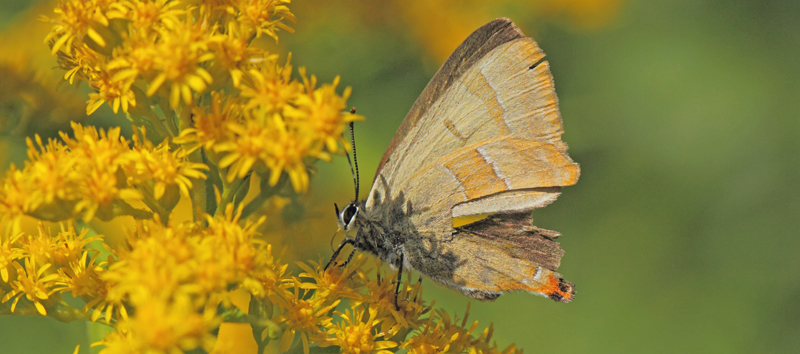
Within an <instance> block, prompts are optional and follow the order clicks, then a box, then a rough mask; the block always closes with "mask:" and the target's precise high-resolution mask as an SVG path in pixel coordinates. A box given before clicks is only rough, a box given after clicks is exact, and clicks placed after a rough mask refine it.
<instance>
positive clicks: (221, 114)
mask: <svg viewBox="0 0 800 354" xmlns="http://www.w3.org/2000/svg"><path fill="white" fill-rule="evenodd" d="M288 4H289V0H233V1H224V2H213V1H212V2H202V3H199V4H195V5H191V4H187V3H185V2H180V1H177V0H157V1H137V0H60V1H59V5H58V7H57V8H56V10H55V13H56V16H55V17H54V18H52V19H47V20H48V21H50V22H51V23H53V29H52V31H51V32H50V34H49V35H48V37H47V38H46V41H48V42H49V43H50V45H51V47H52V52H53V53H54V54H58V58H59V63H60V66H61V67H62V68H63V69H64V70H66V74H65V76H64V78H65V79H66V80H68V81H69V82H70V83H74V82H75V81H76V80H77V81H85V82H87V83H88V84H89V86H90V87H91V88H92V89H93V90H94V92H93V93H91V94H90V95H89V101H88V103H87V113H88V114H91V113H93V112H94V111H96V110H97V109H98V108H99V107H101V106H102V105H103V103H105V102H108V104H109V105H110V106H111V108H112V109H113V111H114V112H115V113H116V112H118V111H119V110H120V108H121V109H122V111H123V112H125V113H127V114H128V117H129V119H130V120H131V121H132V122H133V123H134V124H136V125H143V126H146V127H147V128H149V129H151V130H152V133H151V134H153V138H154V139H155V140H156V141H160V140H162V139H164V138H166V137H169V136H171V137H178V136H179V138H178V139H177V140H175V142H176V143H178V144H189V145H191V146H194V147H201V146H202V147H204V148H205V149H206V153H207V156H208V157H209V160H208V162H210V163H211V164H213V166H212V167H214V169H215V170H216V169H219V170H220V171H219V172H220V173H221V174H222V175H223V176H224V177H225V178H224V179H225V182H226V183H234V182H235V180H237V179H239V180H241V179H244V178H245V177H246V176H247V175H248V174H249V173H250V172H251V171H256V172H257V173H259V174H260V175H262V177H263V179H265V180H267V181H268V182H269V183H268V185H269V186H270V187H275V186H276V185H277V184H278V182H279V181H280V179H281V176H282V175H283V174H284V172H286V175H287V176H288V181H290V182H291V185H292V186H293V187H294V190H295V191H298V192H304V191H306V190H307V189H308V179H309V177H308V172H307V170H308V166H309V165H310V164H312V163H313V162H314V161H316V160H325V161H329V160H330V154H331V153H339V152H341V151H342V149H341V148H340V144H341V145H346V142H345V141H344V140H343V139H342V131H343V130H344V125H343V123H347V122H351V121H354V120H357V119H361V117H360V116H356V115H354V114H347V113H346V108H347V107H346V101H347V98H348V96H349V95H350V90H349V88H348V89H345V90H344V93H343V94H342V95H339V94H337V93H336V86H337V85H338V82H339V79H338V78H336V79H335V80H334V82H333V83H332V84H324V85H321V86H320V87H317V82H316V81H317V80H316V77H314V76H313V75H312V76H311V77H310V78H308V77H307V76H306V74H305V69H304V68H300V70H299V71H300V76H301V80H300V81H298V80H297V79H293V78H292V77H291V75H292V66H291V65H290V64H289V61H288V60H287V62H286V64H285V65H279V64H278V56H277V55H275V54H270V53H269V52H267V51H265V50H263V49H259V48H255V47H253V46H251V42H252V41H253V39H255V38H259V37H261V36H263V35H266V36H268V37H272V38H274V39H275V40H277V39H278V36H277V34H278V31H279V30H286V31H290V32H291V31H292V29H291V28H290V27H288V26H287V22H294V21H295V18H294V15H293V14H292V13H291V12H290V11H289V8H288V7H287V5H288ZM195 160H196V162H201V160H200V157H199V155H198V157H197V158H196V159H195ZM212 172H216V171H212ZM218 187H221V186H218Z"/></svg>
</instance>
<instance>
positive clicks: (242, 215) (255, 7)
mask: <svg viewBox="0 0 800 354" xmlns="http://www.w3.org/2000/svg"><path fill="white" fill-rule="evenodd" d="M289 5H290V1H289V0H229V1H216V2H214V1H211V2H188V3H187V2H180V1H176V0H152V1H149V0H148V1H139V0H86V1H84V0H60V1H59V3H58V5H57V7H56V10H55V16H53V17H52V18H50V19H48V20H49V21H50V22H51V24H52V25H53V27H52V30H51V32H50V34H49V35H48V36H47V38H46V39H45V41H46V42H47V43H48V44H49V45H50V47H51V50H52V53H53V54H56V55H57V57H58V62H59V65H60V67H61V68H62V69H64V71H65V74H64V76H63V78H64V80H65V81H67V82H69V83H70V84H75V83H76V81H77V83H80V82H86V83H87V84H88V86H89V88H90V89H91V90H92V92H91V93H89V98H88V102H87V104H86V111H87V113H88V114H92V113H93V112H95V111H97V110H98V109H100V108H101V107H103V106H104V104H106V103H107V104H108V106H110V108H111V110H113V112H114V113H120V112H119V111H120V110H121V111H122V113H125V117H126V118H127V119H128V120H129V121H130V122H131V123H132V124H133V126H134V128H133V133H132V136H130V137H128V136H123V133H122V130H121V129H120V128H110V129H97V128H95V127H91V126H83V125H80V124H77V123H73V124H72V133H71V134H68V133H66V132H61V133H60V134H59V138H58V139H42V138H41V137H39V136H34V137H32V138H29V139H27V147H28V161H26V162H25V164H24V166H23V167H21V168H18V167H16V166H13V165H12V166H11V167H10V168H9V169H8V171H7V172H6V175H5V178H3V179H2V181H0V279H1V280H2V281H0V301H1V302H2V304H0V307H1V308H0V309H2V310H3V311H4V312H11V313H13V314H24V315H36V316H47V317H50V318H54V319H57V320H59V321H64V322H69V321H76V320H84V321H87V320H88V321H103V322H104V323H106V324H107V325H108V326H110V327H112V328H113V331H111V333H110V334H108V335H107V336H106V337H105V338H103V339H99V340H98V341H97V342H95V343H93V346H100V347H102V348H101V349H100V352H101V353H103V354H113V353H151V354H152V353H165V354H166V353H169V354H179V353H185V352H192V353H209V352H220V351H221V350H222V349H221V348H230V347H235V343H234V344H233V345H231V343H230V342H228V343H223V344H222V345H216V344H215V342H217V341H220V342H221V341H223V337H224V335H223V332H225V331H224V330H220V328H221V327H222V328H223V329H229V328H232V327H233V326H236V328H239V329H242V328H244V329H246V330H247V332H246V333H247V335H251V334H252V339H253V340H254V341H255V343H256V346H257V348H258V351H259V353H263V352H264V351H265V350H266V349H268V348H276V349H277V350H278V351H279V352H281V353H286V352H292V353H298V352H300V350H302V351H303V352H304V353H305V354H310V353H312V352H318V351H319V350H320V348H321V347H337V348H331V349H324V351H325V352H331V350H334V351H337V352H341V353H355V354H371V353H378V354H388V353H389V352H394V351H396V350H408V351H410V352H421V353H433V352H446V351H450V352H458V353H470V354H478V353H493V354H497V353H500V351H498V350H497V348H496V347H495V345H494V344H490V339H491V334H492V329H491V327H489V328H488V329H487V330H485V331H483V332H482V333H481V334H480V335H474V334H473V333H476V332H475V331H476V328H477V323H475V324H472V326H471V327H469V328H467V327H465V326H466V319H465V320H464V321H462V323H460V324H458V323H456V322H458V320H457V319H456V320H451V319H450V317H449V315H447V313H446V312H444V311H442V310H439V311H436V312H432V306H433V302H431V303H430V304H427V303H426V302H425V301H424V300H423V299H422V285H421V283H420V282H414V281H410V280H408V279H407V280H406V282H405V283H404V284H402V286H400V291H399V293H398V294H397V299H398V305H399V309H398V308H395V301H394V300H395V286H396V283H394V282H396V281H397V280H396V279H395V278H394V277H391V276H388V275H387V272H386V270H384V269H381V264H380V263H378V264H377V266H376V267H374V268H377V269H376V270H377V277H376V279H372V278H371V275H372V274H373V273H372V271H373V269H374V268H373V267H371V265H372V263H371V262H370V261H369V257H368V256H365V255H361V254H359V255H358V256H356V257H355V258H353V259H352V261H351V262H349V264H347V265H344V266H341V267H340V266H338V265H334V266H332V267H330V268H329V269H327V270H326V269H323V266H322V264H321V262H307V263H306V262H296V261H297V260H292V262H291V263H292V264H297V267H294V266H292V265H290V264H288V262H284V261H283V260H282V258H284V257H285V256H284V255H283V253H281V251H280V249H281V247H280V246H279V245H277V244H275V245H273V244H270V243H267V242H266V241H265V238H264V235H263V234H262V233H263V231H264V230H265V229H267V228H270V230H274V229H275V228H276V227H275V226H274V225H279V224H280V221H281V215H280V213H281V212H282V209H283V208H284V207H285V206H286V205H287V204H288V203H292V204H295V203H298V201H297V195H298V193H301V192H306V191H307V190H308V188H309V183H310V177H311V174H310V171H312V169H313V168H314V167H313V164H314V163H315V162H316V161H318V160H323V161H329V160H331V156H332V154H342V153H344V152H345V151H346V150H347V149H349V148H350V146H349V142H348V141H347V140H346V139H345V138H344V136H343V135H344V133H345V131H346V128H347V124H348V123H351V122H353V121H356V120H361V119H363V117H361V116H359V115H356V114H355V113H350V112H351V111H350V110H349V109H348V106H347V100H348V99H349V96H350V92H351V90H350V88H344V89H341V90H340V89H339V84H340V82H341V80H340V78H339V77H336V78H335V79H333V81H332V82H330V83H319V82H318V80H317V78H316V77H315V76H314V75H308V74H307V73H306V70H305V68H300V69H299V70H296V71H295V70H294V69H293V67H292V65H291V64H290V63H291V55H289V56H288V57H287V58H286V60H285V63H284V64H279V62H282V61H280V59H279V56H278V55H277V54H275V53H271V52H270V51H267V50H265V49H259V48H256V47H254V46H251V44H252V41H253V40H254V39H255V38H259V37H262V36H268V37H271V38H273V39H275V40H277V39H278V34H279V33H280V31H286V32H292V28H290V27H289V26H288V24H290V23H294V22H295V17H294V14H292V12H291V11H290V9H289V7H288V6H289ZM295 72H296V73H297V75H295ZM289 184H291V187H289ZM251 185H258V187H259V188H258V192H257V193H256V192H251V191H250V188H251ZM253 189H254V190H255V189H256V188H255V187H254V188H253ZM187 204H188V205H190V207H191V214H192V215H191V218H190V217H188V216H186V215H185V214H181V211H182V210H185V209H188V208H184V207H183V205H187ZM265 205H269V206H272V207H269V208H264V206H265ZM23 216H24V217H25V218H30V217H32V218H34V219H38V220H39V221H40V222H39V223H38V228H36V229H34V230H29V229H27V228H26V225H25V223H24V222H23V221H24V218H23ZM121 218H125V219H126V220H127V221H130V222H129V223H128V224H129V225H128V227H126V228H125V230H124V231H111V232H112V233H115V234H111V235H107V236H108V237H106V236H103V235H98V234H97V231H96V229H93V227H94V223H93V221H95V220H102V221H110V222H119V221H121ZM75 220H81V221H83V222H84V223H83V224H79V225H81V226H82V227H81V228H79V229H77V228H76V227H75V226H74V221H75ZM43 221H56V222H62V223H61V224H60V225H59V227H54V226H52V225H49V224H45V223H44V222H43ZM111 230H114V229H111ZM116 233H118V234H116ZM296 272H299V274H298V273H296ZM295 274H296V275H295ZM65 294H66V295H65ZM67 296H71V297H72V298H67ZM67 299H69V300H67ZM224 326H228V327H224ZM275 341H277V343H275ZM271 343H272V344H271ZM270 345H272V347H269V346H270ZM398 348H400V349H398ZM76 351H77V349H76ZM515 351H516V348H515V347H513V346H511V347H509V348H508V349H506V350H505V351H504V352H503V353H504V354H510V353H511V352H515Z"/></svg>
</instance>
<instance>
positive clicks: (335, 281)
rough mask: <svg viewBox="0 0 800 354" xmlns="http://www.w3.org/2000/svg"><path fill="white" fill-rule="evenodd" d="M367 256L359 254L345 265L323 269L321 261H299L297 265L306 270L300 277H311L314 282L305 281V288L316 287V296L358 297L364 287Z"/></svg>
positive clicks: (330, 297)
mask: <svg viewBox="0 0 800 354" xmlns="http://www.w3.org/2000/svg"><path fill="white" fill-rule="evenodd" d="M366 262H367V257H366V256H365V255H363V254H359V255H357V256H356V257H355V258H353V259H352V260H351V261H350V263H349V264H347V265H346V266H345V267H339V266H336V265H333V266H331V267H329V268H328V270H323V265H322V263H321V262H319V263H317V262H309V263H310V264H311V265H310V266H309V265H308V264H305V263H303V262H298V263H297V265H298V266H299V267H300V268H301V269H303V270H304V271H305V272H304V273H300V278H301V279H303V278H307V279H311V280H313V281H314V282H313V283H306V282H304V283H303V288H304V289H314V290H315V293H314V296H316V297H319V298H326V299H337V298H358V297H360V296H361V294H360V293H359V292H360V291H361V290H362V289H363V288H364V278H365V277H366V275H365V274H364V272H365V271H364V270H363V267H364V264H366Z"/></svg>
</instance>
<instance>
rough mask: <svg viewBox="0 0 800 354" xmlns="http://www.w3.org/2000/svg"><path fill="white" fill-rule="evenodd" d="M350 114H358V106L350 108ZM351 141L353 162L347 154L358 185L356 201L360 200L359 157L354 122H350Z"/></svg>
mask: <svg viewBox="0 0 800 354" xmlns="http://www.w3.org/2000/svg"><path fill="white" fill-rule="evenodd" d="M350 114H356V108H355V107H353V109H351V110H350ZM350 143H351V144H352V146H353V162H350V154H347V163H349V164H350V173H351V174H352V175H353V184H354V185H355V187H356V199H355V201H356V202H358V185H359V179H358V158H357V157H356V135H355V133H354V131H353V122H350ZM353 165H355V170H354V169H353Z"/></svg>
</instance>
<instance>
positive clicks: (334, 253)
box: [322, 238, 356, 272]
mask: <svg viewBox="0 0 800 354" xmlns="http://www.w3.org/2000/svg"><path fill="white" fill-rule="evenodd" d="M347 244H351V245H353V246H355V244H356V240H353V239H351V238H345V239H344V240H342V243H341V244H339V247H338V248H337V249H336V251H334V252H333V254H332V255H331V260H329V261H328V264H326V265H325V268H324V269H322V271H323V272H324V271H326V270H328V267H330V266H331V263H333V261H335V260H336V257H339V252H341V251H342V248H344V246H345V245H347ZM353 252H355V248H354V249H353ZM350 257H351V258H352V257H353V255H352V253H351V254H350ZM347 261H348V262H349V261H350V258H348V259H347Z"/></svg>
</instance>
